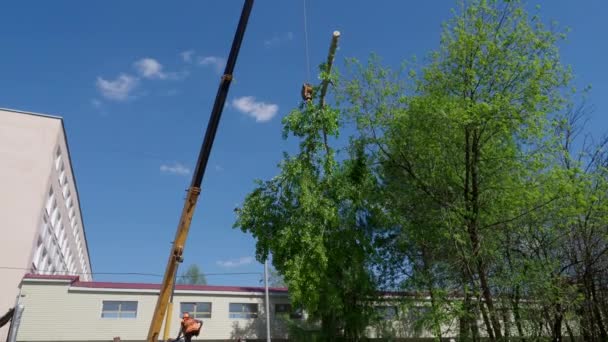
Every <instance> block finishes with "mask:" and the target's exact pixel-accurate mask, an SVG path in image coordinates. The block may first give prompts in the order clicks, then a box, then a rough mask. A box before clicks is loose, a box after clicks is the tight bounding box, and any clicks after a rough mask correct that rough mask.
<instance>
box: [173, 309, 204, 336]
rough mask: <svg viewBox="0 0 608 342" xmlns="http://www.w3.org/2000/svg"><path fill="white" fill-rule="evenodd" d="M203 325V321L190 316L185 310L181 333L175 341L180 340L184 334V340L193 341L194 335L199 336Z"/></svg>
mask: <svg viewBox="0 0 608 342" xmlns="http://www.w3.org/2000/svg"><path fill="white" fill-rule="evenodd" d="M202 327H203V321H200V320H197V319H194V318H192V317H190V314H189V313H187V312H184V314H183V315H182V323H181V328H180V329H179V334H178V335H177V338H176V339H175V340H174V341H179V340H180V339H181V337H182V335H184V339H183V340H184V342H191V341H192V336H198V334H199V333H200V332H201V328H202Z"/></svg>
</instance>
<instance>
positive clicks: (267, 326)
mask: <svg viewBox="0 0 608 342" xmlns="http://www.w3.org/2000/svg"><path fill="white" fill-rule="evenodd" d="M264 290H265V292H266V341H267V342H270V301H269V298H268V297H269V296H268V259H266V260H264Z"/></svg>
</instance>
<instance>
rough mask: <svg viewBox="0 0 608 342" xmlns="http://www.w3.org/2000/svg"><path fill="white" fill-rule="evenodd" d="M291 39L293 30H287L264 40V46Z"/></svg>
mask: <svg viewBox="0 0 608 342" xmlns="http://www.w3.org/2000/svg"><path fill="white" fill-rule="evenodd" d="M291 40H293V32H287V33H284V34H281V35H277V34H275V35H274V36H272V38H270V39H266V40H264V46H265V47H267V48H269V47H273V46H277V45H280V44H282V43H284V42H287V41H291Z"/></svg>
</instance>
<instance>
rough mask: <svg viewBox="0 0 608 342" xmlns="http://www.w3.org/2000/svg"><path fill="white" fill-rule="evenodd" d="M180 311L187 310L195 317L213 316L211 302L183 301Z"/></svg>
mask: <svg viewBox="0 0 608 342" xmlns="http://www.w3.org/2000/svg"><path fill="white" fill-rule="evenodd" d="M180 312H187V313H189V314H190V316H192V317H193V318H211V303H208V302H207V303H181V304H180Z"/></svg>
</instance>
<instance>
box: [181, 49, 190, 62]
mask: <svg viewBox="0 0 608 342" xmlns="http://www.w3.org/2000/svg"><path fill="white" fill-rule="evenodd" d="M179 55H180V56H182V59H183V60H184V62H186V63H192V56H194V51H193V50H188V51H184V52H182V53H180V54H179Z"/></svg>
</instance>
